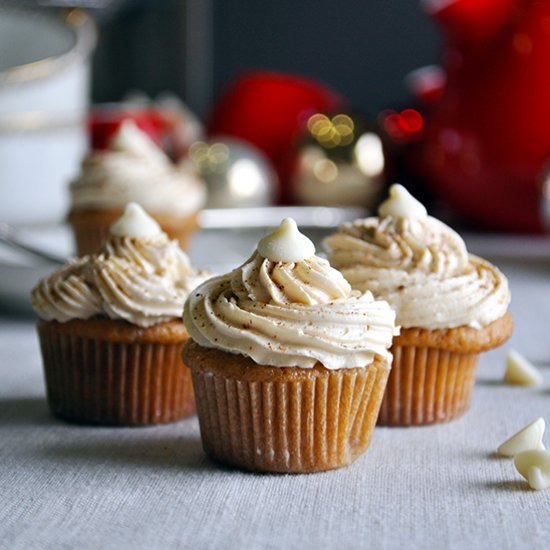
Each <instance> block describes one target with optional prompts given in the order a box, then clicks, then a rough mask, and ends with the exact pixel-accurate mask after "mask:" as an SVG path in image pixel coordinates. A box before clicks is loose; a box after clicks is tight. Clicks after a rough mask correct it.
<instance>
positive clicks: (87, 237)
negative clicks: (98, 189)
mask: <svg viewBox="0 0 550 550" xmlns="http://www.w3.org/2000/svg"><path fill="white" fill-rule="evenodd" d="M150 214H151V216H152V217H153V218H154V219H155V220H156V221H157V222H158V223H159V224H160V226H161V227H162V229H163V231H165V232H166V234H167V235H168V236H169V237H170V238H171V239H177V240H178V242H179V244H180V246H181V247H182V248H183V249H184V250H185V249H186V247H187V243H188V240H189V237H190V235H191V234H192V233H193V231H195V229H196V228H197V216H196V214H189V215H188V216H179V215H176V214H159V213H150ZM121 215H122V210H113V211H106V212H97V213H96V212H88V211H86V212H79V211H75V212H71V213H70V215H69V219H68V220H69V223H70V224H71V226H72V228H73V233H74V238H75V243H76V249H77V253H78V255H79V256H84V255H86V254H95V253H97V252H98V251H99V249H100V248H101V246H102V245H103V243H104V242H105V240H106V239H107V237H108V236H109V234H110V228H111V224H112V223H113V222H114V221H116V220H117V219H118V218H119V217H120V216H121Z"/></svg>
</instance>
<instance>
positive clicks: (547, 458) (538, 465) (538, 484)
mask: <svg viewBox="0 0 550 550" xmlns="http://www.w3.org/2000/svg"><path fill="white" fill-rule="evenodd" d="M514 465H515V467H516V468H517V470H518V472H519V473H520V474H521V475H522V476H523V477H524V478H525V479H526V480H527V482H528V483H529V487H531V489H536V490H537V491H540V490H541V489H548V487H550V451H545V450H541V449H530V450H528V451H522V452H521V453H518V454H517V455H516V456H515V458H514Z"/></svg>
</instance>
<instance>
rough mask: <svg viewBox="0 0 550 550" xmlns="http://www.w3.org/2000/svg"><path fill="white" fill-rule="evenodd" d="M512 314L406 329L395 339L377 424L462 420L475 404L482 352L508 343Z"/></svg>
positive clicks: (389, 424)
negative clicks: (471, 323) (474, 324)
mask: <svg viewBox="0 0 550 550" xmlns="http://www.w3.org/2000/svg"><path fill="white" fill-rule="evenodd" d="M511 333H512V316H511V315H510V313H506V314H505V315H504V316H503V317H501V318H500V319H497V320H496V321H494V322H493V323H491V324H490V325H488V326H487V327H485V328H483V329H480V330H477V329H474V328H470V327H458V328H454V329H445V330H443V329H440V330H428V329H415V328H410V329H402V330H401V334H400V335H399V336H397V337H395V338H394V340H393V346H392V348H391V352H392V353H393V356H394V358H393V363H392V370H391V372H390V376H389V379H388V384H387V386H386V393H385V395H384V399H383V401H382V405H381V408H380V416H379V417H378V424H379V425H383V426H415V425H423V424H433V423H437V422H447V421H449V420H453V419H455V418H458V417H459V416H461V415H462V414H464V412H466V410H467V409H468V408H469V406H470V401H471V396H472V390H473V387H474V383H475V372H476V367H477V362H478V357H479V353H480V352H482V351H486V350H488V349H491V348H494V347H496V346H498V345H500V344H502V343H503V342H504V341H506V340H507V339H508V338H509V336H510V334H511Z"/></svg>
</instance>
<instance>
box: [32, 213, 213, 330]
mask: <svg viewBox="0 0 550 550" xmlns="http://www.w3.org/2000/svg"><path fill="white" fill-rule="evenodd" d="M140 227H141V229H140V231H141V234H140V235H139V236H136V234H135V233H136V231H138V228H140ZM206 278H207V275H206V274H205V273H203V272H200V271H196V270H194V269H192V268H191V265H190V263H189V259H188V257H187V255H186V254H185V252H183V251H182V250H181V249H180V247H179V245H178V243H177V241H171V240H170V239H169V238H168V237H167V235H166V234H165V233H163V232H162V231H161V230H160V228H159V227H158V225H157V224H156V222H155V221H154V220H152V219H151V218H150V217H149V216H148V215H147V214H146V213H145V212H144V211H143V210H142V209H141V207H139V206H138V205H136V204H131V205H128V207H127V208H126V211H125V214H124V215H123V216H122V218H120V219H119V220H118V221H117V222H115V224H113V228H112V233H111V236H110V237H109V238H108V239H107V241H106V242H105V244H104V245H103V247H102V249H101V250H100V252H99V253H98V254H96V255H93V256H84V257H83V258H80V259H77V260H74V261H72V262H70V263H69V264H68V265H66V266H64V267H62V268H61V269H59V270H57V271H55V272H54V273H53V274H52V275H50V276H49V277H46V278H44V279H42V280H41V281H40V282H39V283H38V285H37V286H36V287H35V288H34V289H33V290H32V293H31V300H32V304H33V307H34V309H35V311H36V313H37V314H38V316H39V317H40V318H42V319H44V320H46V321H52V320H55V321H59V322H66V321H69V320H71V319H89V318H90V317H94V316H105V317H108V318H111V319H123V320H126V321H128V322H130V323H132V324H135V325H139V326H142V327H148V326H152V325H154V324H157V323H160V322H163V321H168V320H170V319H174V318H177V317H179V316H180V315H181V308H182V306H183V303H184V302H185V299H186V298H187V296H188V294H189V292H191V290H193V288H194V287H195V286H197V285H198V284H199V283H201V282H202V281H204V280H205V279H206Z"/></svg>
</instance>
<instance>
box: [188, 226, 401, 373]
mask: <svg viewBox="0 0 550 550" xmlns="http://www.w3.org/2000/svg"><path fill="white" fill-rule="evenodd" d="M306 239H307V237H305V236H304V235H302V234H300V233H299V232H298V231H297V228H296V225H295V223H294V222H293V221H286V220H285V221H284V222H283V224H281V227H280V228H279V229H278V230H276V231H275V232H274V233H272V234H271V235H269V236H268V237H267V238H264V239H263V240H262V241H261V242H260V243H261V245H260V246H259V247H258V250H256V251H255V252H254V254H253V255H252V256H251V258H249V259H248V260H247V261H246V262H245V263H244V264H243V265H241V266H240V267H238V268H237V269H235V270H233V271H232V272H231V273H229V274H227V275H223V276H220V277H215V278H213V279H210V280H208V281H206V282H204V283H203V284H202V285H200V286H199V287H198V288H196V289H195V290H194V291H193V292H192V293H191V294H190V296H189V298H188V300H187V301H186V303H185V309H184V322H185V325H186V327H187V330H188V331H189V333H190V335H191V337H192V338H193V339H194V340H195V341H196V342H197V343H198V344H200V345H201V346H204V347H210V348H217V349H221V350H224V351H227V352H230V353H240V354H243V355H245V356H247V357H250V358H252V359H253V360H254V361H255V362H256V363H258V364H261V365H271V366H279V367H293V366H299V367H304V368H307V367H313V366H314V365H315V364H316V363H317V362H319V363H321V364H322V365H324V366H325V367H326V368H328V369H338V368H349V367H358V366H365V365H367V364H369V363H371V362H372V360H373V358H374V356H375V355H376V354H377V355H381V356H383V357H387V358H389V357H390V354H389V352H388V348H389V347H390V345H391V341H392V337H393V335H394V332H395V326H394V321H395V314H394V312H393V311H392V310H391V309H390V307H389V306H388V304H387V303H386V302H384V301H376V300H374V298H373V297H372V295H371V294H370V293H369V292H366V293H360V292H356V291H353V290H352V289H351V287H350V285H349V283H348V282H347V281H346V280H345V279H344V278H343V276H342V275H341V274H340V273H339V272H338V271H336V270H335V269H333V268H331V267H330V265H329V263H328V262H327V261H326V260H324V259H323V258H319V257H318V256H316V255H315V254H314V251H315V248H314V246H313V243H311V241H309V242H310V245H308V244H307V242H306ZM260 249H261V251H262V252H263V254H262V252H261V251H260ZM264 254H266V255H267V256H268V257H266V256H264ZM289 257H292V258H293V260H291V261H285V260H280V259H277V258H289Z"/></svg>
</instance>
